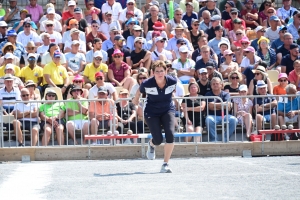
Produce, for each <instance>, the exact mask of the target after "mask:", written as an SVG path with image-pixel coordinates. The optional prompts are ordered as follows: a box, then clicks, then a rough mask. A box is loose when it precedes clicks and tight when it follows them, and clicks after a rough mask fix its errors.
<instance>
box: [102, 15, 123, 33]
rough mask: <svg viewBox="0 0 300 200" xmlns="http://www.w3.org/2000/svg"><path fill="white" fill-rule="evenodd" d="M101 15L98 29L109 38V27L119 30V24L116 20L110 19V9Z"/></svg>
mask: <svg viewBox="0 0 300 200" xmlns="http://www.w3.org/2000/svg"><path fill="white" fill-rule="evenodd" d="M102 13H104V12H103V10H102ZM103 17H104V18H103V21H102V23H101V25H100V28H99V30H98V31H99V32H101V33H103V34H104V35H105V36H106V38H110V28H112V27H117V28H116V30H120V29H121V25H120V23H119V21H118V20H112V12H111V11H107V12H105V13H104V14H103Z"/></svg>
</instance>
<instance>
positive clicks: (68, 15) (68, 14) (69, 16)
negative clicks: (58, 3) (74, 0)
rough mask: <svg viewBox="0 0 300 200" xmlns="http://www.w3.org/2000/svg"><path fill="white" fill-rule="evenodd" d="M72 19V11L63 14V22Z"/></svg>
mask: <svg viewBox="0 0 300 200" xmlns="http://www.w3.org/2000/svg"><path fill="white" fill-rule="evenodd" d="M71 17H73V15H72V14H71V13H70V11H66V12H63V14H62V19H63V21H66V20H67V19H69V18H71Z"/></svg>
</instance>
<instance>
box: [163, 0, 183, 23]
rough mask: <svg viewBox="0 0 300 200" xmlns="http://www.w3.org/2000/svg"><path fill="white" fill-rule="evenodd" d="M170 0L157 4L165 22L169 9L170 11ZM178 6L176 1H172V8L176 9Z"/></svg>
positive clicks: (167, 19)
mask: <svg viewBox="0 0 300 200" xmlns="http://www.w3.org/2000/svg"><path fill="white" fill-rule="evenodd" d="M169 3H170V0H166V2H164V3H162V4H160V5H159V11H160V12H161V13H162V14H163V15H164V19H165V21H166V22H168V21H169V18H170V16H169V11H170V6H169ZM177 8H179V4H178V3H176V2H173V10H176V9H177Z"/></svg>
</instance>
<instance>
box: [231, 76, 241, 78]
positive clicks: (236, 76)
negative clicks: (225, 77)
mask: <svg viewBox="0 0 300 200" xmlns="http://www.w3.org/2000/svg"><path fill="white" fill-rule="evenodd" d="M231 79H240V78H239V77H238V76H232V77H231Z"/></svg>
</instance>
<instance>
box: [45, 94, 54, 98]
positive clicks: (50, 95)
mask: <svg viewBox="0 0 300 200" xmlns="http://www.w3.org/2000/svg"><path fill="white" fill-rule="evenodd" d="M55 96H56V95H55V94H47V97H55Z"/></svg>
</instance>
